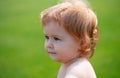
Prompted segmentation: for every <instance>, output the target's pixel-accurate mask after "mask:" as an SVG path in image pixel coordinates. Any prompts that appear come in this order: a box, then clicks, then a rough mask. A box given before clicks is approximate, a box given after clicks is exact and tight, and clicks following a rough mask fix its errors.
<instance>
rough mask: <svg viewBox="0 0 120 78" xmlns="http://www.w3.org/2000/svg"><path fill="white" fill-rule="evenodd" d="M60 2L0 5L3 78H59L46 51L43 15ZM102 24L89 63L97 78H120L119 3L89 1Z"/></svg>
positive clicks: (4, 0)
mask: <svg viewBox="0 0 120 78" xmlns="http://www.w3.org/2000/svg"><path fill="white" fill-rule="evenodd" d="M56 2H57V0H43V1H42V0H1V1H0V78H56V76H57V72H58V69H59V66H60V64H59V63H56V62H54V61H52V60H51V59H50V58H49V56H48V55H47V53H46V52H45V50H44V36H43V32H42V27H41V24H40V18H39V17H40V12H41V11H42V10H44V9H45V8H48V7H49V6H52V5H54V4H56ZM89 2H90V3H91V5H92V7H93V9H94V10H95V12H96V14H97V16H98V21H99V37H100V38H99V43H98V45H97V48H96V51H95V54H94V56H93V57H92V58H91V59H90V61H91V63H92V64H93V66H94V69H95V71H96V74H97V77H98V78H119V77H120V74H119V66H120V57H119V51H120V50H119V44H120V26H119V25H120V15H119V14H120V10H119V7H120V5H119V3H120V1H119V0H89Z"/></svg>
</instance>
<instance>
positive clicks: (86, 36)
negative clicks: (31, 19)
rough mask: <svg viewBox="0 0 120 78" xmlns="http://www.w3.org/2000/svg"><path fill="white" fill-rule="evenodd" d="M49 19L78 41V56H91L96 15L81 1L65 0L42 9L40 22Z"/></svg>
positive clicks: (94, 41)
mask: <svg viewBox="0 0 120 78" xmlns="http://www.w3.org/2000/svg"><path fill="white" fill-rule="evenodd" d="M51 21H55V22H57V23H58V24H59V25H60V26H63V27H64V28H65V30H66V31H67V32H68V33H70V34H71V35H72V36H74V37H77V38H78V39H79V40H80V41H81V43H80V53H81V54H80V56H84V57H88V58H89V57H91V56H92V55H93V53H94V49H95V46H96V43H97V41H98V27H97V17H96V15H95V13H94V12H93V11H92V10H91V9H90V8H89V7H88V6H87V4H86V3H85V2H83V1H81V0H80V1H79V0H74V1H73V0H69V1H68V0H67V1H65V2H62V3H60V4H58V5H55V6H53V7H51V8H48V9H46V10H44V11H43V12H42V13H41V22H42V25H43V26H45V25H46V24H48V23H49V22H51Z"/></svg>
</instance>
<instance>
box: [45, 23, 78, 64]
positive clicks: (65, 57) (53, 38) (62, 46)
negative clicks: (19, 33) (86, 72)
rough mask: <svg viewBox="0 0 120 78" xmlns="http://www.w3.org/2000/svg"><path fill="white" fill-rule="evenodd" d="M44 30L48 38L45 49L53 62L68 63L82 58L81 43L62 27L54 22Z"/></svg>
mask: <svg viewBox="0 0 120 78" xmlns="http://www.w3.org/2000/svg"><path fill="white" fill-rule="evenodd" d="M43 30H44V35H45V38H46V40H45V49H46V51H47V52H48V54H49V55H50V57H51V58H52V59H53V60H55V61H58V62H62V63H67V62H69V61H72V60H74V59H76V58H78V57H79V56H80V55H79V54H80V53H79V52H78V49H79V47H80V44H79V41H78V40H77V39H75V38H74V37H73V36H72V35H70V34H69V33H68V32H67V31H66V30H65V29H64V28H63V27H62V26H59V25H58V24H57V23H56V22H54V21H52V22H50V23H48V24H47V25H46V26H44V27H43Z"/></svg>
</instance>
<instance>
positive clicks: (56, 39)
mask: <svg viewBox="0 0 120 78" xmlns="http://www.w3.org/2000/svg"><path fill="white" fill-rule="evenodd" d="M45 38H46V39H47V40H48V39H49V37H48V36H45ZM53 39H54V40H55V41H58V40H60V39H59V38H57V37H53Z"/></svg>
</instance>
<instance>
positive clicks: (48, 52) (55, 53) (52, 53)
mask: <svg viewBox="0 0 120 78" xmlns="http://www.w3.org/2000/svg"><path fill="white" fill-rule="evenodd" d="M48 54H56V53H55V52H48Z"/></svg>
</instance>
